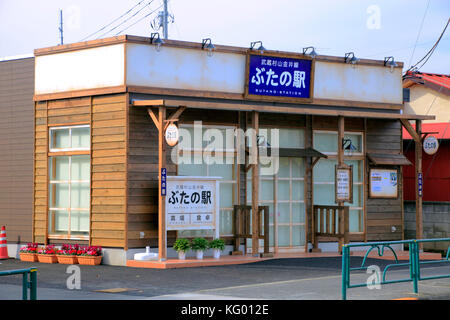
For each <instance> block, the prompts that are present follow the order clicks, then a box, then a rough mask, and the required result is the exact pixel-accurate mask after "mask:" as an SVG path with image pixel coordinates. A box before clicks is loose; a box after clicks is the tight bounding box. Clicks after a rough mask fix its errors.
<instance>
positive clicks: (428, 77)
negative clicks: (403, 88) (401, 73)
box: [405, 71, 450, 89]
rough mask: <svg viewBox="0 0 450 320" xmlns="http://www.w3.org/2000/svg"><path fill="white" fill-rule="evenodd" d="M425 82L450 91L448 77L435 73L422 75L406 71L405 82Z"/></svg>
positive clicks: (421, 73) (449, 79) (449, 78)
mask: <svg viewBox="0 0 450 320" xmlns="http://www.w3.org/2000/svg"><path fill="white" fill-rule="evenodd" d="M406 79H408V80H413V81H414V80H420V79H421V80H425V81H428V82H431V83H433V84H436V85H438V86H441V87H444V88H447V89H450V76H449V75H445V74H437V73H423V72H411V71H408V72H407V74H406V78H405V80H406Z"/></svg>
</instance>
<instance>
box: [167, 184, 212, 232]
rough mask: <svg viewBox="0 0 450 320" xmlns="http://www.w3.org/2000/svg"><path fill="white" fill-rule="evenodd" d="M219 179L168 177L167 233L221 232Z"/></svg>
mask: <svg viewBox="0 0 450 320" xmlns="http://www.w3.org/2000/svg"><path fill="white" fill-rule="evenodd" d="M220 179H221V178H219V177H189V176H170V177H167V196H166V227H167V230H196V229H197V230H198V229H215V231H216V233H217V236H218V232H219V219H218V217H219V180H220Z"/></svg>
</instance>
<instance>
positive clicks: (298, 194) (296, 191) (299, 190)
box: [292, 180, 305, 200]
mask: <svg viewBox="0 0 450 320" xmlns="http://www.w3.org/2000/svg"><path fill="white" fill-rule="evenodd" d="M304 198H305V183H304V182H303V181H295V180H294V181H292V200H303V199H304Z"/></svg>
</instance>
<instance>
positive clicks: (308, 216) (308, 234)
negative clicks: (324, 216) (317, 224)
mask: <svg viewBox="0 0 450 320" xmlns="http://www.w3.org/2000/svg"><path fill="white" fill-rule="evenodd" d="M305 140H306V141H305V147H306V148H312V146H313V145H312V144H313V141H312V116H310V115H307V116H306V132H305ZM312 169H313V168H312V158H311V157H307V158H305V193H304V199H305V252H308V244H309V240H310V239H311V243H312V244H313V245H314V241H313V237H314V228H312V226H313V225H314V224H313V223H312V221H311V220H312V217H314V215H313V210H312V208H313V196H312V193H313V185H312Z"/></svg>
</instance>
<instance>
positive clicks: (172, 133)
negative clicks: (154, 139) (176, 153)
mask: <svg viewBox="0 0 450 320" xmlns="http://www.w3.org/2000/svg"><path fill="white" fill-rule="evenodd" d="M164 135H165V138H166V142H167V144H168V145H169V146H170V147H173V146H175V145H176V144H177V143H178V138H179V132H178V127H177V126H176V125H174V124H173V123H171V124H169V126H168V127H167V129H166V132H165V134H164Z"/></svg>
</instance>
